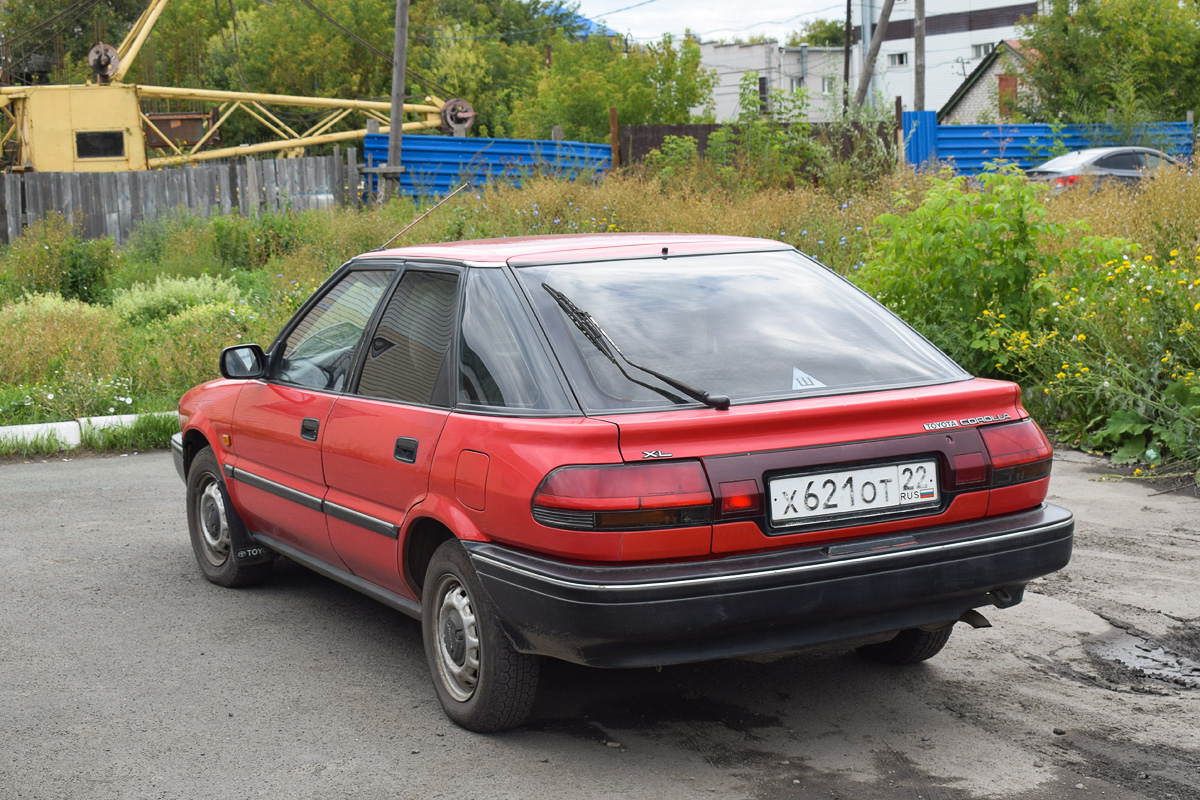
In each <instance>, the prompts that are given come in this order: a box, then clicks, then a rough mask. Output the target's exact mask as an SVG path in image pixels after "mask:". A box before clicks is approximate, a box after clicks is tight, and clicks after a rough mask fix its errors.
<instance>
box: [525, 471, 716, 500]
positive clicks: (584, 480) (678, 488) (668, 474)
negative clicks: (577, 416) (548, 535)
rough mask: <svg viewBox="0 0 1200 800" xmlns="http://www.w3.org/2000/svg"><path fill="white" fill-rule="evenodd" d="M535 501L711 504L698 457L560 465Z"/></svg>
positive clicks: (540, 489)
mask: <svg viewBox="0 0 1200 800" xmlns="http://www.w3.org/2000/svg"><path fill="white" fill-rule="evenodd" d="M533 503H534V505H535V506H546V507H549V508H566V509H576V510H580V511H633V510H637V509H647V508H679V507H682V506H697V505H711V504H712V490H711V489H710V488H709V485H708V477H707V476H706V475H705V474H704V467H703V466H701V464H700V462H699V461H664V462H659V463H655V464H613V465H603V466H580V467H559V468H558V469H556V470H554V471H553V472H551V473H550V474H549V475H547V476H546V479H545V480H543V481H542V485H541V486H540V487H538V490H537V493H536V494H535V495H534V497H533Z"/></svg>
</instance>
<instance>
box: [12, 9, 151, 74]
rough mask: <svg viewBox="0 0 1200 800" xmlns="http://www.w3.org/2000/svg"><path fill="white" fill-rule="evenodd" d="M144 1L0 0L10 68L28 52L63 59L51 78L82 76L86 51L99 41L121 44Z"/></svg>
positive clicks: (17, 69) (56, 65) (140, 11)
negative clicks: (2, 0) (0, 1)
mask: <svg viewBox="0 0 1200 800" xmlns="http://www.w3.org/2000/svg"><path fill="white" fill-rule="evenodd" d="M144 7H145V2H144V0H99V1H98V2H96V1H95V0H83V1H82V2H80V0H6V2H4V3H3V4H0V35H2V36H3V37H4V43H5V46H6V48H7V50H8V54H9V58H10V59H11V62H12V64H13V66H14V67H15V71H19V69H20V64H21V62H22V61H23V60H24V59H25V58H26V57H28V56H30V55H32V54H35V53H36V54H39V55H41V56H44V57H46V58H50V59H57V57H58V56H60V55H61V56H62V61H59V62H58V63H56V64H55V75H54V76H53V77H54V79H55V80H68V79H75V80H82V79H83V78H85V77H86V76H87V74H90V73H87V72H85V71H84V70H85V69H86V66H87V54H88V51H89V50H91V49H92V46H93V45H95V44H96V43H97V42H98V41H100V40H101V39H103V41H104V42H105V43H107V44H110V45H112V46H114V47H115V46H116V45H118V44H120V42H121V40H122V39H123V38H125V34H126V33H127V32H128V31H129V28H130V26H132V25H133V22H134V20H136V19H137V18H138V16H139V15H140V14H141V13H142V9H143V8H144Z"/></svg>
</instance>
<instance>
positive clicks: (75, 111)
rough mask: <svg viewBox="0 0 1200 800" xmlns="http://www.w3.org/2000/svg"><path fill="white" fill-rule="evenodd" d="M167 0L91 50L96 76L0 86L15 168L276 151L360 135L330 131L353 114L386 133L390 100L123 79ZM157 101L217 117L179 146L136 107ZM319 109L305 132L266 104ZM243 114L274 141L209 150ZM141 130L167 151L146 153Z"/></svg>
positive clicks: (449, 114)
mask: <svg viewBox="0 0 1200 800" xmlns="http://www.w3.org/2000/svg"><path fill="white" fill-rule="evenodd" d="M168 1H169V0H151V1H150V4H149V5H148V6H147V7H146V10H145V11H144V12H142V15H141V17H139V18H138V20H137V21H136V22H135V23H134V25H133V27H132V28H131V29H130V31H129V34H128V35H127V36H126V37H125V39H124V41H122V42H121V44H120V45H119V46H118V47H116V48H115V49H114V48H112V47H110V46H108V45H106V44H98V45H96V46H95V47H94V48H92V51H91V52H90V53H89V54H88V64H89V65H90V66H91V68H92V72H93V73H94V76H95V78H94V80H92V81H89V82H88V83H86V84H80V85H58V86H56V85H35V86H0V114H2V115H3V117H2V119H0V124H2V126H3V134H2V135H0V148H3V149H4V151H5V152H6V153H8V152H11V153H12V155H11V157H10V158H9V167H8V169H9V170H10V171H14V172H29V171H39V172H121V171H126V170H144V169H153V168H157V167H163V166H170V165H177V164H187V163H192V162H196V161H205V160H210V159H217V158H229V157H232V156H245V155H253V154H258V153H269V152H278V151H283V150H293V149H295V148H304V147H308V146H310V145H321V144H331V143H337V142H347V141H354V140H357V139H361V138H362V137H363V136H364V135H365V134H366V133H367V129H366V128H365V127H363V128H361V129H358V130H350V131H338V132H336V133H331V132H329V131H330V129H331V128H332V127H333V126H335V125H337V124H338V123H339V122H341V121H342V120H344V119H346V118H348V117H350V116H351V115H358V116H360V117H365V118H366V120H376V121H378V122H379V132H380V133H388V132H389V131H390V125H391V120H390V117H389V114H390V112H391V103H388V102H381V101H375V100H345V99H340V98H326V97H302V96H296V95H280V94H260V93H255V92H229V91H217V90H212V89H190V88H178V87H171V86H143V85H139V84H134V83H124V82H123V81H124V78H125V75H126V73H128V71H129V68H130V67H131V66H132V65H133V61H134V59H135V58H136V57H137V54H138V51H139V50H141V48H142V45H143V44H145V42H146V37H148V36H149V35H150V31H151V30H152V29H153V27H154V23H155V22H156V21H157V20H158V18H159V16H160V15H161V14H162V12H163V9H164V8H166V6H167V3H168ZM155 98H166V99H172V100H195V101H201V102H210V103H212V104H214V105H215V106H216V111H215V113H214V115H213V116H214V121H213V122H212V123H211V124H210V125H209V126H208V129H207V130H206V131H204V133H203V135H201V136H200V137H199V140H198V141H196V142H195V143H192V144H188V145H183V146H181V145H180V144H179V143H178V142H177V137H172V136H168V135H167V134H166V133H164V132H163V131H162V130H160V129H159V127H158V126H157V125H156V123H155V120H153V119H152V118H151V117H150V116H148V115H147V114H146V113H145V112H144V111H143V110H142V101H143V100H148V99H155ZM278 107H285V108H286V107H296V108H305V109H322V110H323V111H324V113H323V115H322V116H321V117H320V119H318V120H317V121H316V122H315V123H313V124H312V125H310V126H309V127H307V128H306V129H304V130H296V129H295V128H293V127H292V126H290V125H288V124H287V123H286V122H284V121H283V120H282V119H280V117H279V115H277V114H276V113H275V112H274V111H272V110H271V109H272V108H278ZM404 112H405V113H406V114H417V115H420V119H419V120H416V121H412V122H405V123H403V124H402V125H401V130H404V131H418V130H427V129H430V128H441V127H446V128H452V127H458V128H466V127H469V126H470V124H471V122H472V121H473V120H474V116H475V112H474V110H473V109H472V108H471V106H470V104H469V103H467V101H465V100H462V99H458V98H452V99H450V100H448V101H447V100H442V99H440V98H437V97H434V96H427V97H425V101H424V102H423V103H412V104H410V103H405V104H404ZM237 113H243V114H248V115H249V116H251V117H253V118H254V119H256V120H258V121H259V122H260V123H262V124H263V125H264V126H266V128H267V129H268V130H269V131H271V134H272V135H273V136H274V137H275V138H273V139H271V140H269V141H265V142H260V143H258V144H253V145H248V146H242V147H218V148H213V149H205V146H206V145H209V144H210V143H211V142H213V141H214V137H216V136H217V134H218V132H219V131H220V129H221V126H222V125H223V124H224V123H225V122H226V120H228V119H229V118H230V117H231V116H232V115H234V114H237ZM147 132H149V133H151V134H153V135H154V137H155V143H156V144H157V145H159V146H160V148H161V150H162V151H163V152H162V153H161V154H160V155H157V156H147V152H146V150H147Z"/></svg>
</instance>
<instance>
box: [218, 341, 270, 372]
mask: <svg viewBox="0 0 1200 800" xmlns="http://www.w3.org/2000/svg"><path fill="white" fill-rule="evenodd" d="M266 371H267V357H266V355H265V354H264V353H263V349H262V348H261V347H259V346H258V345H256V344H239V345H236V346H234V347H226V348H225V349H224V350H222V351H221V377H224V378H241V379H244V378H261V377H262V376H263V375H264V374H265V373H266Z"/></svg>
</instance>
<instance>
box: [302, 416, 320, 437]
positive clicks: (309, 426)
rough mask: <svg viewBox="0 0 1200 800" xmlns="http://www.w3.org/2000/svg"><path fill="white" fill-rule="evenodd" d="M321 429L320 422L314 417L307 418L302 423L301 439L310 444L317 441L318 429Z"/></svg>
mask: <svg viewBox="0 0 1200 800" xmlns="http://www.w3.org/2000/svg"><path fill="white" fill-rule="evenodd" d="M320 427H321V423H320V421H319V420H315V419H313V418H312V417H305V418H304V420H303V421H302V422H301V423H300V438H301V439H307V440H308V441H310V442H315V441H316V440H317V429H318V428H320Z"/></svg>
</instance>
